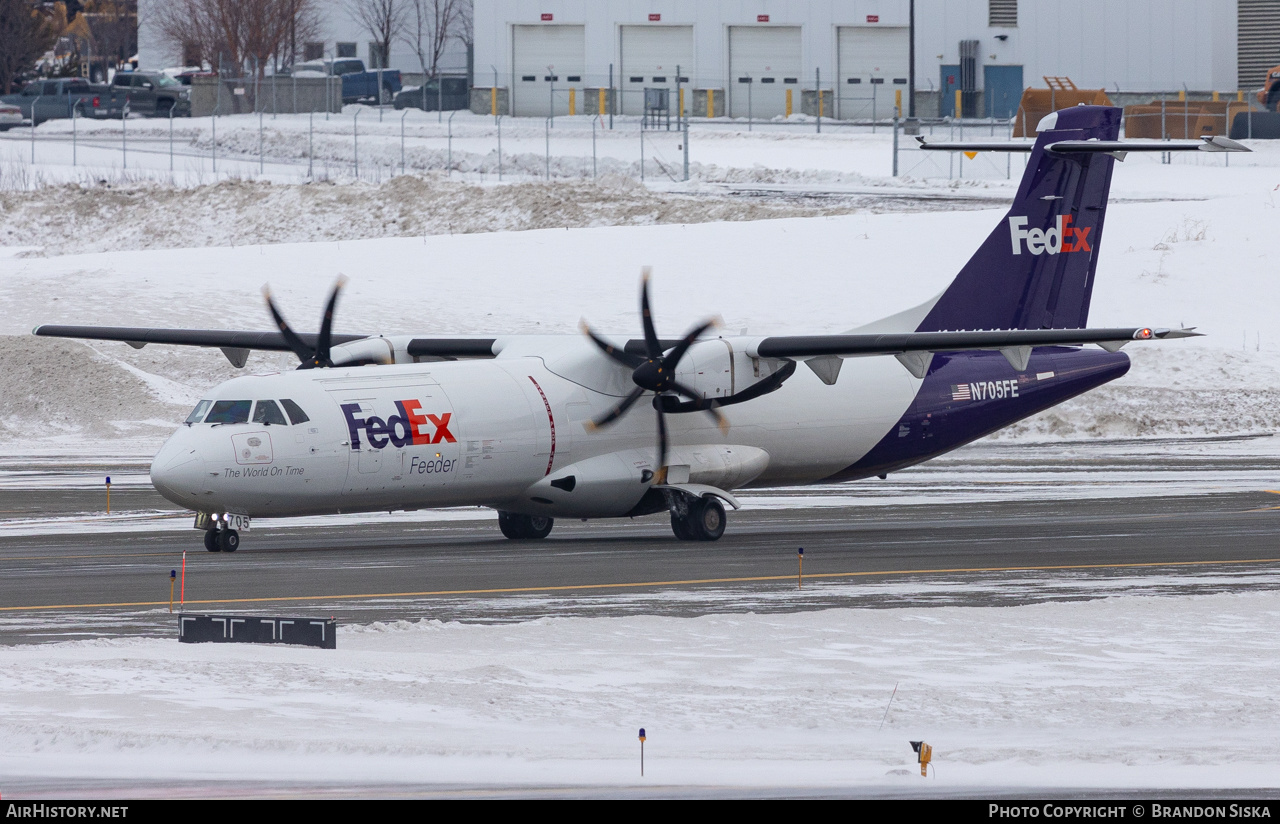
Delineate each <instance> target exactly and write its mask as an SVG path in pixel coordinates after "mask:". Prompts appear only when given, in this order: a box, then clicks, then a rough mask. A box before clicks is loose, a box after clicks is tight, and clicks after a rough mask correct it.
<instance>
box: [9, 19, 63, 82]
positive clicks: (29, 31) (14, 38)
mask: <svg viewBox="0 0 1280 824" xmlns="http://www.w3.org/2000/svg"><path fill="white" fill-rule="evenodd" d="M56 36H57V31H56V30H55V29H54V27H53V25H52V23H51V22H50V20H49V19H48V15H47V14H46V13H44V12H42V11H40V10H38V9H36V8H33V6H32V3H31V0H0V93H3V94H8V93H9V89H10V87H11V86H12V85H13V81H14V78H15V77H17V76H18V75H20V74H21V73H22V72H24V71H27V70H29V69H31V68H33V67H34V66H35V64H36V61H37V60H39V59H40V57H41V56H42V55H43V54H44V53H45V52H46V51H48V50H49V48H50V47H51V46H52V45H53V41H54V38H55V37H56Z"/></svg>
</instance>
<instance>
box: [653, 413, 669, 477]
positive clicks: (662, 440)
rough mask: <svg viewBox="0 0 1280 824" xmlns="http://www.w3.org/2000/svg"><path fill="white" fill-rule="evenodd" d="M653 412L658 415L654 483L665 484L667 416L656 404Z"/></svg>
mask: <svg viewBox="0 0 1280 824" xmlns="http://www.w3.org/2000/svg"><path fill="white" fill-rule="evenodd" d="M656 399H657V398H656V397H655V400H656ZM654 413H655V414H656V415H657V416H658V470H657V472H655V473H654V476H655V481H654V483H660V484H665V483H666V482H667V416H666V415H664V414H663V413H662V409H661V408H660V407H657V406H656V405H655V408H654Z"/></svg>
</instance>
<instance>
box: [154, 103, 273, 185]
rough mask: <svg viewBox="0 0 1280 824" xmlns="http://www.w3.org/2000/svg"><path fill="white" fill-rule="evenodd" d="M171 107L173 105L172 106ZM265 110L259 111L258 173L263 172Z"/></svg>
mask: <svg viewBox="0 0 1280 824" xmlns="http://www.w3.org/2000/svg"><path fill="white" fill-rule="evenodd" d="M169 108H170V109H172V108H173V107H172V106H170V107H169ZM263 114H264V113H263V112H258V174H262V116H263Z"/></svg>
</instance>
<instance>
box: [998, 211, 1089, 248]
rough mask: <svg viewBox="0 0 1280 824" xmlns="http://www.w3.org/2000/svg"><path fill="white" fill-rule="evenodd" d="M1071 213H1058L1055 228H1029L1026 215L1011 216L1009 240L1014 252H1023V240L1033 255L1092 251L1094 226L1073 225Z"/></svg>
mask: <svg viewBox="0 0 1280 824" xmlns="http://www.w3.org/2000/svg"><path fill="white" fill-rule="evenodd" d="M1071 219H1072V217H1071V215H1058V219H1057V221H1055V223H1054V226H1053V228H1050V229H1027V228H1026V225H1027V219H1026V218H1025V217H1011V218H1009V240H1010V241H1011V242H1012V243H1013V253H1014V254H1015V255H1020V254H1022V242H1023V241H1024V240H1025V241H1026V243H1027V251H1028V252H1030V253H1031V254H1033V255H1042V254H1044V253H1045V252H1048V253H1049V254H1051V255H1056V254H1058V253H1059V252H1092V251H1093V247H1092V246H1090V245H1089V233H1090V232H1092V231H1093V229H1092V227H1091V228H1088V229H1085V228H1081V227H1078V226H1072V225H1071Z"/></svg>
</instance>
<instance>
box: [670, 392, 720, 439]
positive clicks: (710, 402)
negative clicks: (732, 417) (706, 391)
mask: <svg viewBox="0 0 1280 824" xmlns="http://www.w3.org/2000/svg"><path fill="white" fill-rule="evenodd" d="M673 386H674V389H675V390H676V391H677V392H679V393H680V394H681V395H684V396H685V397H686V398H689V402H687V403H682V404H679V407H678V408H679V410H680V411H681V412H706V413H707V414H708V415H710V416H711V418H712V420H714V421H715V422H716V426H718V427H720V433H721V434H723V435H728V434H729V419H728V418H726V417H725V416H724V413H723V412H721V411H720V410H719V409H717V407H718V406H720V400H719V399H718V398H700V397H698V395H697V393H696V392H694V391H693V390H692V389H690V388H689V387H687V386H685V385H684V384H682V383H677V384H674V385H673ZM666 411H674V410H670V409H668V410H666Z"/></svg>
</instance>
